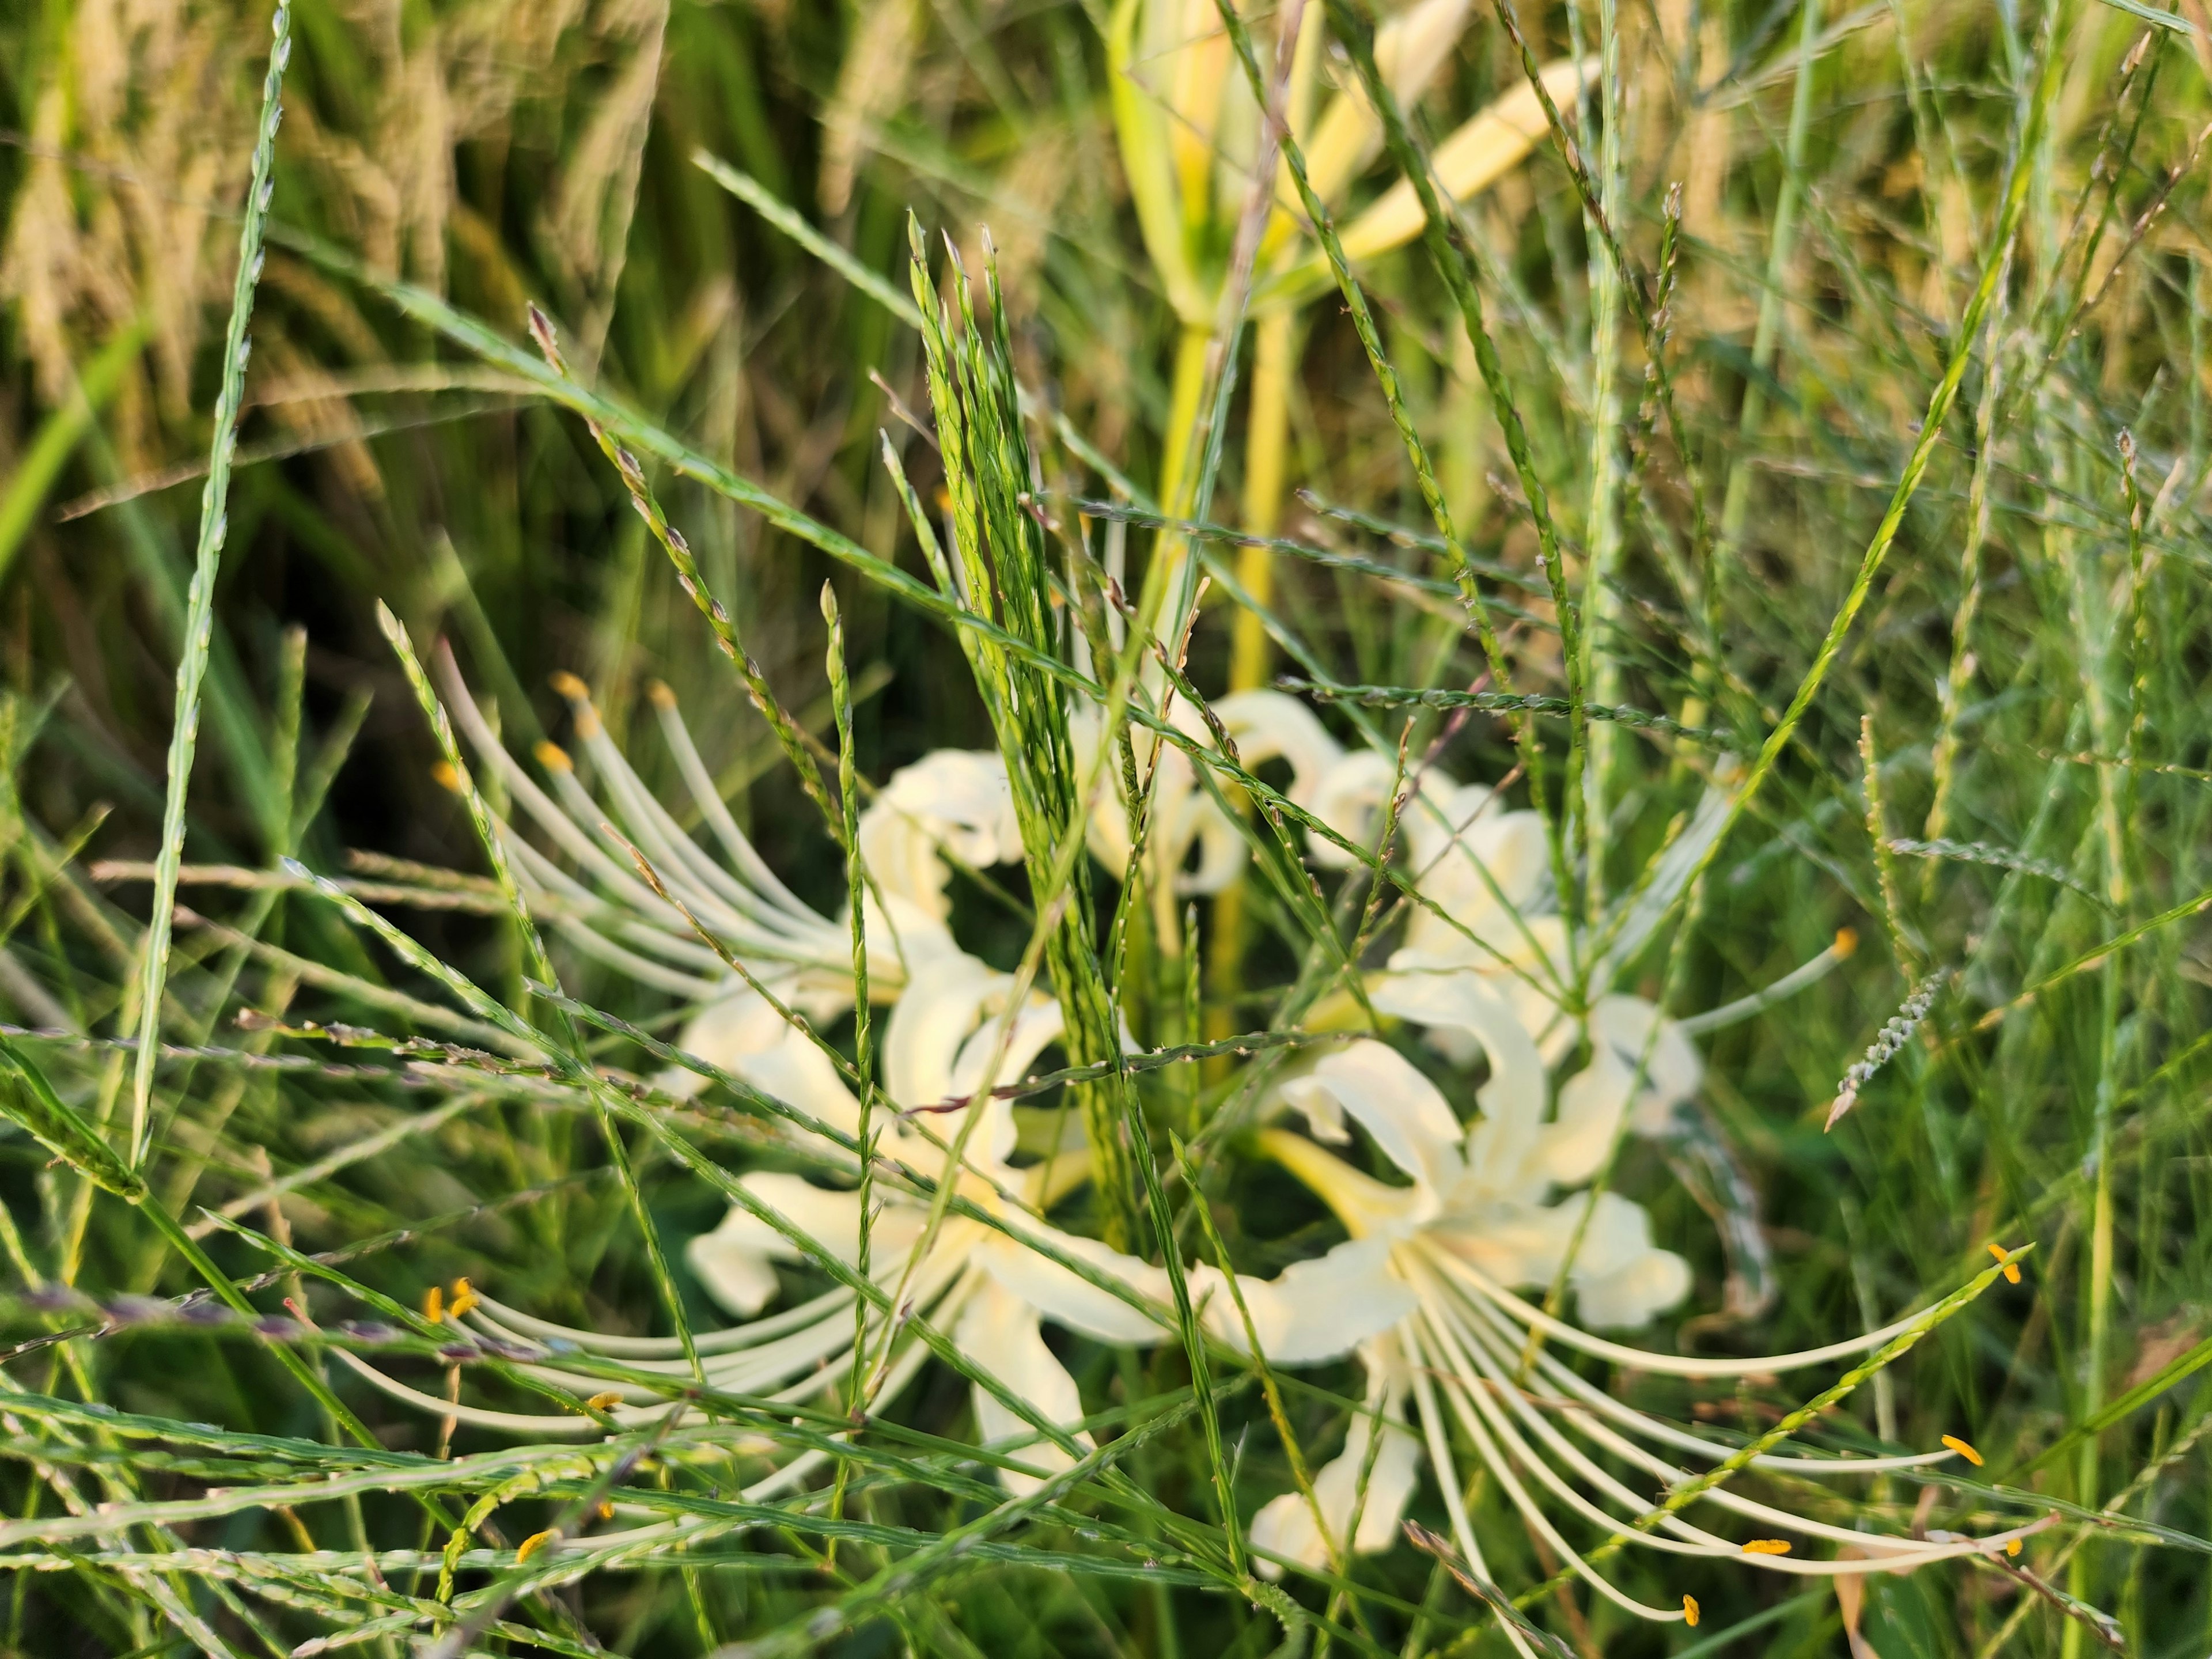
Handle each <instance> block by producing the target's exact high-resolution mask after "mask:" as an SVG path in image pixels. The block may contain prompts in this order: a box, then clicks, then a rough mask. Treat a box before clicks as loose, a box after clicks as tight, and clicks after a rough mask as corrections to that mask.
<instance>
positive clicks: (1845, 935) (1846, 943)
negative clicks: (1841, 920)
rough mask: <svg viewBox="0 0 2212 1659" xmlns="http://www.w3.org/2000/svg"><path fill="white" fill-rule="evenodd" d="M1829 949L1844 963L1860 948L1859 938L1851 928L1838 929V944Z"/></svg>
mask: <svg viewBox="0 0 2212 1659" xmlns="http://www.w3.org/2000/svg"><path fill="white" fill-rule="evenodd" d="M1829 948H1830V949H1831V950H1832V951H1834V952H1835V953H1836V960H1837V961H1838V962H1842V961H1844V960H1845V959H1847V958H1848V957H1850V954H1851V952H1852V951H1856V950H1857V949H1858V948H1859V936H1858V934H1857V933H1854V932H1853V931H1852V930H1851V929H1850V928H1849V927H1838V928H1837V929H1836V942H1835V944H1833V945H1831V946H1830V947H1829Z"/></svg>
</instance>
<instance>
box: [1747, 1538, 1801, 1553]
mask: <svg viewBox="0 0 2212 1659" xmlns="http://www.w3.org/2000/svg"><path fill="white" fill-rule="evenodd" d="M1743 1553H1745V1554H1746V1555H1787V1554H1789V1553H1790V1541H1789V1540H1788V1539H1786V1538H1754V1539H1753V1540H1752V1541H1751V1542H1749V1543H1748V1544H1746V1545H1745V1546H1744V1547H1743Z"/></svg>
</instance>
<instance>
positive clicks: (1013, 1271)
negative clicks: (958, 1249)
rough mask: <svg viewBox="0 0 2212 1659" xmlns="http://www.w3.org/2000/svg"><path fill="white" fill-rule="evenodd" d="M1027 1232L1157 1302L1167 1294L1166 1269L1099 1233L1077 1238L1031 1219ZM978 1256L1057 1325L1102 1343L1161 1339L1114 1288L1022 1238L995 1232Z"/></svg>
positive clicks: (998, 1280) (1159, 1329) (999, 1280)
mask: <svg viewBox="0 0 2212 1659" xmlns="http://www.w3.org/2000/svg"><path fill="white" fill-rule="evenodd" d="M1028 1231H1030V1232H1031V1233H1033V1234H1034V1235H1036V1237H1039V1238H1042V1239H1043V1240H1045V1241H1046V1242H1047V1243H1050V1244H1051V1245H1052V1246H1053V1247H1054V1249H1058V1250H1059V1251H1060V1253H1061V1254H1062V1255H1068V1256H1072V1257H1073V1258H1074V1259H1075V1260H1077V1261H1082V1262H1085V1263H1086V1264H1087V1265H1089V1266H1091V1267H1094V1268H1096V1269H1097V1270H1098V1271H1099V1272H1100V1273H1103V1274H1104V1275H1106V1276H1107V1277H1108V1278H1110V1279H1118V1280H1120V1281H1121V1283H1122V1284H1124V1285H1127V1286H1128V1287H1129V1288H1130V1289H1131V1290H1132V1291H1135V1292H1136V1293H1137V1294H1138V1295H1139V1296H1141V1297H1146V1298H1149V1299H1150V1300H1151V1301H1152V1302H1153V1303H1155V1304H1165V1303H1166V1302H1167V1300H1168V1297H1169V1294H1170V1292H1169V1288H1168V1279H1167V1274H1166V1273H1165V1272H1164V1270H1162V1269H1160V1268H1158V1267H1153V1266H1152V1265H1151V1264H1150V1263H1149V1262H1145V1261H1139V1260H1138V1259H1137V1258H1136V1257H1135V1256H1133V1255H1123V1254H1122V1253H1121V1251H1119V1250H1115V1249H1109V1248H1108V1247H1107V1246H1106V1245H1104V1244H1102V1243H1099V1242H1098V1241H1097V1239H1095V1238H1079V1237H1076V1236H1075V1235H1074V1234H1073V1233H1064V1232H1061V1231H1059V1229H1057V1228H1054V1227H1050V1226H1047V1225H1044V1224H1042V1222H1035V1221H1032V1222H1030V1223H1029V1224H1028ZM975 1261H976V1263H977V1265H978V1266H980V1267H982V1268H983V1270H984V1271H985V1272H986V1273H988V1274H989V1275H990V1277H991V1279H992V1280H993V1281H994V1283H995V1284H996V1285H998V1286H999V1287H1000V1289H1001V1290H1003V1291H1006V1293H1007V1294H1008V1295H1010V1296H1013V1297H1019V1298H1020V1299H1021V1300H1022V1301H1023V1302H1024V1303H1026V1304H1028V1305H1029V1306H1030V1307H1032V1308H1035V1309H1036V1310H1037V1311H1038V1312H1040V1313H1042V1315H1043V1316H1045V1317H1046V1318H1048V1319H1049V1320H1051V1321H1052V1322H1054V1324H1058V1325H1065V1326H1066V1327H1067V1328H1069V1329H1070V1330H1074V1331H1080V1332H1081V1333H1082V1334H1084V1335H1085V1336H1090V1337H1096V1338H1097V1340H1099V1341H1101V1342H1138V1343H1151V1342H1157V1341H1158V1340H1160V1338H1161V1337H1162V1336H1163V1335H1164V1334H1167V1332H1166V1329H1165V1328H1164V1327H1163V1326H1162V1325H1161V1324H1160V1323H1159V1322H1158V1321H1157V1320H1155V1319H1153V1318H1152V1316H1151V1315H1149V1314H1147V1313H1146V1312H1145V1311H1144V1310H1141V1309H1139V1308H1133V1307H1131V1306H1130V1305H1129V1304H1127V1302H1125V1301H1123V1300H1122V1299H1121V1297H1117V1296H1115V1295H1114V1294H1113V1293H1112V1292H1111V1291H1105V1290H1101V1289H1100V1288H1099V1287H1098V1286H1097V1285H1094V1284H1092V1283H1091V1281H1090V1280H1089V1279H1085V1278H1083V1277H1082V1276H1081V1275H1080V1274H1079V1273H1075V1272H1073V1270H1071V1269H1069V1268H1067V1267H1062V1266H1061V1265H1060V1263H1059V1262H1057V1261H1054V1260H1052V1259H1051V1258H1050V1257H1049V1256H1047V1255H1042V1254H1041V1253H1039V1252H1038V1251H1036V1250H1033V1249H1030V1248H1029V1246H1028V1245H1026V1244H1024V1243H1022V1242H1021V1241H1020V1240H1018V1239H1015V1238H1010V1237H1007V1236H1006V1234H1004V1233H998V1232H994V1233H992V1234H990V1235H989V1236H988V1237H987V1238H985V1239H984V1241H983V1242H982V1243H981V1244H979V1245H978V1246H977V1247H976V1249H975Z"/></svg>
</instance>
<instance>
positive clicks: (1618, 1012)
mask: <svg viewBox="0 0 2212 1659" xmlns="http://www.w3.org/2000/svg"><path fill="white" fill-rule="evenodd" d="M1654 1024H1656V1025H1657V1027H1658V1035H1657V1036H1656V1038H1655V1037H1654V1036H1652V1027H1653V1025H1654ZM1589 1033H1590V1042H1592V1043H1593V1044H1595V1045H1601V1046H1603V1047H1606V1048H1611V1049H1612V1050H1613V1053H1614V1054H1617V1055H1619V1056H1620V1059H1621V1060H1622V1061H1623V1062H1625V1063H1626V1065H1627V1066H1629V1067H1631V1068H1633V1067H1635V1066H1637V1065H1638V1063H1639V1062H1640V1063H1641V1064H1642V1066H1643V1067H1644V1086H1643V1087H1642V1088H1641V1089H1639V1090H1638V1091H1637V1095H1636V1103H1635V1112H1636V1116H1635V1122H1634V1126H1633V1127H1635V1129H1636V1132H1637V1133H1638V1134H1644V1135H1653V1134H1660V1133H1664V1132H1665V1131H1666V1130H1667V1129H1668V1127H1670V1125H1671V1123H1672V1121H1673V1117H1674V1109H1675V1107H1677V1106H1678V1105H1680V1104H1681V1103H1683V1102H1684V1101H1686V1100H1688V1099H1690V1098H1691V1097H1692V1096H1693V1095H1695V1094H1696V1093H1697V1092H1698V1088H1699V1085H1701V1084H1702V1083H1703V1082H1704V1081H1705V1060H1703V1058H1702V1057H1701V1056H1700V1055H1699V1053H1698V1048H1697V1045H1696V1044H1695V1043H1693V1042H1691V1041H1690V1036H1689V1033H1688V1032H1686V1031H1685V1030H1683V1029H1682V1027H1681V1025H1680V1023H1679V1022H1678V1021H1675V1020H1672V1019H1668V1018H1666V1017H1665V1016H1664V1015H1662V1013H1660V1012H1659V1011H1658V1009H1657V1008H1656V1007H1655V1006H1652V1005H1651V1003H1650V1002H1649V1001H1647V1000H1644V998H1642V997H1632V996H1608V997H1602V998H1601V999H1599V1000H1598V1003H1597V1006H1595V1007H1594V1008H1592V1009H1591V1010H1590V1017H1589ZM1647 1048H1648V1049H1649V1053H1648V1054H1647V1053H1646V1049H1647Z"/></svg>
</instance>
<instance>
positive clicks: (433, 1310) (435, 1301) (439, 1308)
mask: <svg viewBox="0 0 2212 1659" xmlns="http://www.w3.org/2000/svg"><path fill="white" fill-rule="evenodd" d="M445 1316H446V1293H445V1292H444V1291H441V1290H440V1289H439V1288H438V1287H437V1286H436V1285H432V1286H431V1287H430V1288H429V1289H428V1290H427V1291H423V1292H422V1317H423V1318H425V1319H427V1320H428V1321H429V1322H431V1323H432V1324H433V1325H435V1324H436V1323H437V1322H439V1321H440V1320H441V1319H443V1318H444V1317H445Z"/></svg>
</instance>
